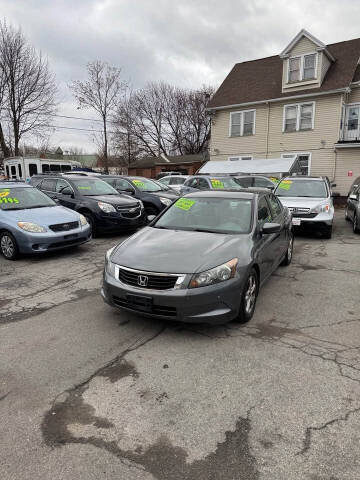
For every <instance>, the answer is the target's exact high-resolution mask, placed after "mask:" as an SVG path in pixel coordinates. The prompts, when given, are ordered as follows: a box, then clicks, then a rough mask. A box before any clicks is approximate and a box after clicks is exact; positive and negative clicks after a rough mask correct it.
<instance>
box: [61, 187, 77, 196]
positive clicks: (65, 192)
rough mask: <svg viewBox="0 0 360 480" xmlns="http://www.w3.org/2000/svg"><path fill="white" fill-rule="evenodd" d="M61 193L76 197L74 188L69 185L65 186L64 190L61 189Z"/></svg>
mask: <svg viewBox="0 0 360 480" xmlns="http://www.w3.org/2000/svg"><path fill="white" fill-rule="evenodd" d="M59 193H61V195H66V196H68V197H71V198H74V194H73V192H72V190H71V189H70V188H69V187H65V188H63V189H62V190H60V192H59Z"/></svg>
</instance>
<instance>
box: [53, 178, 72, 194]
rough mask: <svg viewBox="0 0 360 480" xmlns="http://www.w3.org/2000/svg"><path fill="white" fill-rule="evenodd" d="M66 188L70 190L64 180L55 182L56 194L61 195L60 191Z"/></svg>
mask: <svg viewBox="0 0 360 480" xmlns="http://www.w3.org/2000/svg"><path fill="white" fill-rule="evenodd" d="M66 187H69V188H70V186H69V184H68V183H67V182H65V180H58V181H57V182H56V192H57V193H61V191H62V190H63V189H64V188H66Z"/></svg>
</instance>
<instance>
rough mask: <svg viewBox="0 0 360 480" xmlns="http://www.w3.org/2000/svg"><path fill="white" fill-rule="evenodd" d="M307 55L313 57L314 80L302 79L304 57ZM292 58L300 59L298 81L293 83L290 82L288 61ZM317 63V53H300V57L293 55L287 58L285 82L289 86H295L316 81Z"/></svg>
mask: <svg viewBox="0 0 360 480" xmlns="http://www.w3.org/2000/svg"><path fill="white" fill-rule="evenodd" d="M307 55H315V67H314V71H315V76H314V78H306V79H305V78H304V57H306V56H307ZM293 58H300V79H299V80H296V81H295V82H290V60H291V59H293ZM318 62H319V53H318V52H308V53H301V54H300V55H294V56H292V57H289V58H288V62H287V82H286V83H290V84H291V85H296V84H297V83H299V82H312V81H315V80H317V71H318Z"/></svg>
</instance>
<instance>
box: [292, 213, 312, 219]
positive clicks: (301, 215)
mask: <svg viewBox="0 0 360 480" xmlns="http://www.w3.org/2000/svg"><path fill="white" fill-rule="evenodd" d="M316 215H317V213H297V212H296V213H293V214H292V216H293V218H315V217H316Z"/></svg>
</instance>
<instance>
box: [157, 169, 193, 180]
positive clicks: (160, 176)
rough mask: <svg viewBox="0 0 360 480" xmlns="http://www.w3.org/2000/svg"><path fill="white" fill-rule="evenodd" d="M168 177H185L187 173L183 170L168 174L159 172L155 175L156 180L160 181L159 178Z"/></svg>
mask: <svg viewBox="0 0 360 480" xmlns="http://www.w3.org/2000/svg"><path fill="white" fill-rule="evenodd" d="M168 175H187V171H186V170H184V169H180V170H173V171H168V172H160V173H158V174H157V175H156V180H160V178H163V177H167V176H168Z"/></svg>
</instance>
